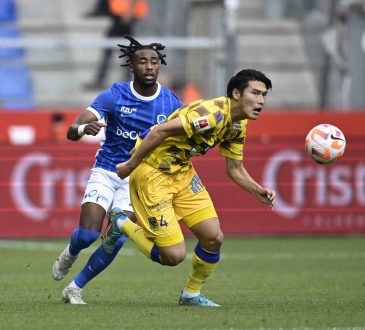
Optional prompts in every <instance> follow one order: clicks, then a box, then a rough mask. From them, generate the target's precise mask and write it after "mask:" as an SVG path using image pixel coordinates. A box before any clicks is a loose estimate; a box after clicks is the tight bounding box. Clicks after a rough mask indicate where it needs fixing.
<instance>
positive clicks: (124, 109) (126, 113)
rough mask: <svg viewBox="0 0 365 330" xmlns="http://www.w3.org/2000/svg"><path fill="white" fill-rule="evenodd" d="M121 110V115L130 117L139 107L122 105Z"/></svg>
mask: <svg viewBox="0 0 365 330" xmlns="http://www.w3.org/2000/svg"><path fill="white" fill-rule="evenodd" d="M120 111H121V112H122V113H121V114H120V116H121V117H128V116H130V115H131V114H132V113H133V112H136V111H137V108H128V107H126V106H124V105H122V106H121V107H120Z"/></svg>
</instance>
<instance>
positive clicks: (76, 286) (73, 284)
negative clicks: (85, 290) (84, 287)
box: [67, 281, 81, 290]
mask: <svg viewBox="0 0 365 330" xmlns="http://www.w3.org/2000/svg"><path fill="white" fill-rule="evenodd" d="M67 287H68V288H74V289H79V290H81V288H80V287H79V286H78V285H77V284H76V283H75V281H72V282H71V283H70V284H69V285H68V286H67Z"/></svg>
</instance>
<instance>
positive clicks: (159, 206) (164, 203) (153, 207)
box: [148, 198, 172, 211]
mask: <svg viewBox="0 0 365 330" xmlns="http://www.w3.org/2000/svg"><path fill="white" fill-rule="evenodd" d="M171 204H172V199H171V198H169V199H165V200H163V201H160V202H158V203H156V204H153V205H149V206H148V208H149V209H150V210H156V211H161V210H162V209H165V208H167V207H169V206H170V205H171Z"/></svg>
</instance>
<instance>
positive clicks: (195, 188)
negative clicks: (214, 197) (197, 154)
mask: <svg viewBox="0 0 365 330" xmlns="http://www.w3.org/2000/svg"><path fill="white" fill-rule="evenodd" d="M190 187H191V190H192V192H193V193H198V192H199V191H200V190H202V189H204V186H203V184H202V182H201V181H200V178H199V177H198V176H197V175H194V177H193V179H192V180H191V182H190Z"/></svg>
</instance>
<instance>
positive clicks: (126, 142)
mask: <svg viewBox="0 0 365 330" xmlns="http://www.w3.org/2000/svg"><path fill="white" fill-rule="evenodd" d="M124 37H125V38H127V39H128V40H129V41H130V44H129V46H124V45H118V46H119V47H120V50H121V52H122V55H120V56H119V57H127V63H126V64H124V65H123V66H130V69H131V72H132V73H133V75H134V79H133V81H130V82H120V83H115V84H113V85H112V86H111V87H110V88H108V89H107V90H105V91H104V92H102V93H101V94H100V95H98V96H97V97H96V99H95V100H94V102H93V103H92V104H91V105H90V107H88V108H87V109H86V110H85V111H84V112H82V113H81V114H80V115H79V116H78V117H77V119H76V120H75V122H74V123H73V124H72V125H71V126H70V128H69V130H68V133H67V138H68V139H70V140H72V141H78V140H80V138H81V137H82V136H83V135H85V134H86V135H97V134H98V133H99V131H100V130H101V129H104V127H105V141H104V142H103V143H102V145H101V148H100V149H99V150H98V152H97V154H96V162H95V164H94V167H93V168H92V170H91V175H90V178H89V180H88V182H87V186H86V189H85V193H84V197H83V200H82V203H81V213H80V222H79V227H77V228H76V229H75V230H74V231H73V233H72V234H71V238H70V243H69V244H68V245H67V247H66V248H65V249H64V251H63V252H62V253H61V254H60V256H59V257H58V259H57V260H56V261H55V263H54V265H53V269H52V276H53V278H54V279H55V280H57V281H59V280H61V279H63V278H64V277H65V276H66V275H67V273H68V272H69V270H70V268H71V266H72V264H73V263H74V261H75V260H76V258H77V257H78V255H79V253H80V251H81V250H83V249H85V248H87V247H89V246H90V245H91V244H92V243H93V242H94V241H95V240H96V239H97V238H98V237H99V235H100V231H101V229H102V225H103V220H104V217H105V214H106V212H108V210H109V209H110V208H114V207H119V208H120V209H122V210H123V212H124V213H125V214H127V215H128V217H129V218H130V219H133V220H135V219H136V218H135V215H134V213H133V208H132V205H131V202H130V196H129V178H125V179H123V180H121V179H120V178H119V177H118V176H117V174H116V168H115V166H116V164H118V163H122V162H125V161H127V160H128V159H129V158H130V151H131V150H132V148H133V147H134V145H135V142H136V139H137V137H138V135H139V134H140V133H142V132H144V131H145V130H147V129H148V128H150V127H151V126H153V125H156V124H161V123H162V122H163V121H164V120H165V119H166V118H167V117H168V116H169V115H170V114H171V113H172V112H174V111H175V110H176V109H178V108H180V107H181V106H182V104H181V102H180V100H179V99H178V98H177V97H176V96H175V95H174V94H173V93H172V92H171V91H170V90H168V89H167V88H165V87H163V86H161V85H160V84H159V83H158V82H157V77H158V73H159V67H160V62H161V64H166V62H165V60H164V58H165V56H166V55H165V54H162V53H161V51H162V50H163V49H164V48H165V47H164V46H163V45H161V44H158V43H152V44H149V45H142V44H140V43H139V42H138V41H137V40H135V39H134V38H132V37H130V36H127V35H125V36H124ZM102 118H104V119H105V122H106V124H104V123H102V122H100V120H101V119H102ZM125 240H126V236H122V237H120V239H119V240H118V243H117V244H116V246H115V249H114V250H113V252H112V253H111V254H107V253H105V251H104V250H103V248H102V246H100V247H99V248H98V249H97V250H95V252H94V253H93V254H92V255H91V257H90V259H89V260H88V262H87V263H86V265H85V267H84V268H83V269H82V270H81V272H80V273H79V274H78V275H77V276H76V277H75V278H74V280H73V281H72V282H71V283H70V284H69V285H68V286H67V287H66V288H65V289H64V290H63V292H62V299H63V300H64V301H65V302H66V303H71V304H85V302H84V301H83V299H82V296H81V289H82V288H83V287H84V286H85V284H86V283H88V282H89V281H90V280H91V279H92V278H94V277H95V276H96V275H98V274H99V273H100V272H101V271H103V270H104V269H105V268H106V267H107V266H108V265H109V264H110V263H111V262H112V261H113V259H114V258H115V256H116V255H117V253H118V252H119V250H120V249H121V248H122V246H123V244H124V242H125Z"/></svg>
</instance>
